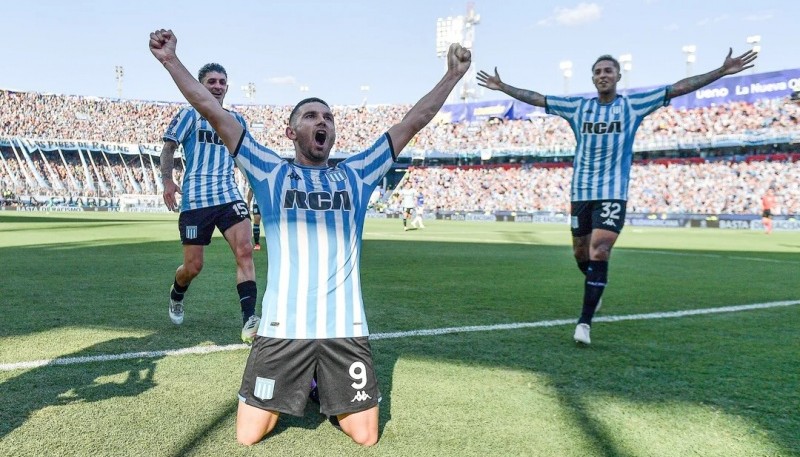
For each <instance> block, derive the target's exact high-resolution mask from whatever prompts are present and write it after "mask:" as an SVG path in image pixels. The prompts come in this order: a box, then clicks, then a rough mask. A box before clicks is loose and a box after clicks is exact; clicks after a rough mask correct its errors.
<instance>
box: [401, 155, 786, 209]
mask: <svg viewBox="0 0 800 457" xmlns="http://www.w3.org/2000/svg"><path fill="white" fill-rule="evenodd" d="M407 179H408V180H409V181H410V182H411V183H412V186H413V187H414V188H416V189H417V191H418V192H420V193H421V194H422V195H423V197H424V199H425V207H426V209H427V210H434V209H435V210H438V211H487V212H493V211H525V212H534V211H552V212H562V213H568V212H569V190H570V181H571V179H572V168H571V167H534V166H519V167H493V168H487V167H424V168H412V169H410V171H409V173H408V177H407ZM768 188H772V189H774V191H775V193H776V195H777V196H778V206H779V209H778V210H777V211H776V214H792V215H799V214H800V160H798V161H794V162H792V161H786V162H774V161H756V160H753V161H740V162H728V161H715V162H706V161H702V162H692V161H684V162H682V163H680V162H673V163H640V164H637V165H634V167H633V169H632V172H631V187H630V191H629V198H630V200H629V201H628V212H636V213H659V214H663V213H671V214H675V213H695V214H757V213H760V212H761V206H760V205H761V196H762V195H763V194H764V193H765V192H766V190H767V189H768ZM395 200H397V198H395ZM398 205H399V203H397V201H394V202H392V205H390V207H396V206H398ZM395 210H396V209H395Z"/></svg>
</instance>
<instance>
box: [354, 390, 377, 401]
mask: <svg viewBox="0 0 800 457" xmlns="http://www.w3.org/2000/svg"><path fill="white" fill-rule="evenodd" d="M370 398H372V397H370V396H369V395H368V394H367V393H366V392H365V391H363V390H357V391H356V396H355V397H353V399H352V400H350V403H353V402H356V401H364V400H369V399H370Z"/></svg>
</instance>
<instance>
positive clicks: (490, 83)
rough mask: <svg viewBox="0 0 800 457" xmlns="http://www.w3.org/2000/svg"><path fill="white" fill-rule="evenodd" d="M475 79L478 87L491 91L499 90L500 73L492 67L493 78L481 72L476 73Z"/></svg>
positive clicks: (500, 82)
mask: <svg viewBox="0 0 800 457" xmlns="http://www.w3.org/2000/svg"><path fill="white" fill-rule="evenodd" d="M476 79H477V80H478V85H479V86H483V87H485V88H487V89H492V90H500V84H502V83H503V80H502V79H500V73H498V72H497V67H494V76H492V75H490V74H489V73H486V72H485V71H483V70H481V71H479V72H478V75H477V76H476Z"/></svg>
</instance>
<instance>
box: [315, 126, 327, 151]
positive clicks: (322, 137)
mask: <svg viewBox="0 0 800 457" xmlns="http://www.w3.org/2000/svg"><path fill="white" fill-rule="evenodd" d="M327 140H328V132H327V131H325V130H323V129H319V130H316V131H315V132H314V144H315V145H316V146H317V147H318V148H322V147H324V146H325V141H327Z"/></svg>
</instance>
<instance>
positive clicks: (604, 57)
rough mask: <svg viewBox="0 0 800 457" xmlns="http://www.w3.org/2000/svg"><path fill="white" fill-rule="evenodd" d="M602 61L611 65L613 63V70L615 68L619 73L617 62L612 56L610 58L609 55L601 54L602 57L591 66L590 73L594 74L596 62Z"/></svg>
mask: <svg viewBox="0 0 800 457" xmlns="http://www.w3.org/2000/svg"><path fill="white" fill-rule="evenodd" d="M604 60H608V61H610V62H611V63H613V64H614V68H616V69H617V73H619V61H618V60H617V59H615V58H614V57H613V56H611V55H610V54H603V55H602V56H600V57H598V58H597V60H595V61H594V63H593V64H592V72H594V67H595V65H597V63H598V62H602V61H604Z"/></svg>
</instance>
